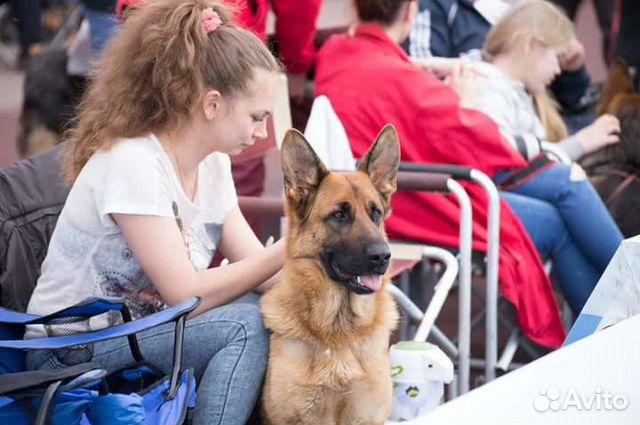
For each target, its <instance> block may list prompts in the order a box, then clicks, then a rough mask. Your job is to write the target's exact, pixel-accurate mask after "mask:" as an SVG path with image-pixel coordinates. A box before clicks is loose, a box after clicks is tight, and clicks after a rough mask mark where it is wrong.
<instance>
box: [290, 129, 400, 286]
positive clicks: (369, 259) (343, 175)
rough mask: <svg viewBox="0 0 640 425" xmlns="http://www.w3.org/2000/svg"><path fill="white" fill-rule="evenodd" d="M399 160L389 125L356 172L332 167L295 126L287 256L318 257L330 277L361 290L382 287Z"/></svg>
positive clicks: (292, 144)
mask: <svg viewBox="0 0 640 425" xmlns="http://www.w3.org/2000/svg"><path fill="white" fill-rule="evenodd" d="M399 162H400V145H399V142H398V136H397V133H396V130H395V129H394V128H393V127H392V126H390V125H388V126H386V127H385V128H384V129H383V130H382V131H381V132H380V134H379V136H378V138H377V139H376V141H375V143H374V144H373V146H372V147H371V149H370V150H369V152H368V153H367V154H366V155H365V157H364V158H363V160H362V162H361V165H360V167H359V168H358V171H355V172H329V171H328V170H327V168H326V167H325V165H324V164H323V163H322V161H320V159H319V158H318V156H317V155H316V154H315V152H314V151H313V149H312V148H311V146H310V145H309V143H308V142H307V141H306V140H305V138H304V136H303V135H302V134H300V133H299V132H297V131H295V130H290V131H289V132H288V133H287V134H286V136H285V139H284V141H283V144H282V170H283V174H284V186H285V195H286V198H287V208H288V218H289V235H288V240H287V255H288V258H289V259H292V260H295V259H306V260H312V261H317V262H318V263H319V264H321V266H322V267H323V269H324V270H325V272H326V274H327V275H328V276H329V277H330V279H331V280H333V281H334V282H336V283H338V284H341V285H344V286H345V287H346V288H347V289H349V290H350V291H353V292H355V293H357V294H370V293H373V292H376V291H378V290H379V289H380V287H381V285H382V275H384V273H385V272H386V270H387V267H388V265H389V258H390V256H391V254H390V251H389V247H388V245H387V243H386V236H385V233H384V226H383V221H384V219H385V218H386V217H387V216H388V215H389V214H390V212H391V206H390V198H391V195H392V194H393V192H395V190H396V173H397V170H398V165H399Z"/></svg>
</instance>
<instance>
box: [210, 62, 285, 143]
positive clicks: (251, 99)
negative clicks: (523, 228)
mask: <svg viewBox="0 0 640 425" xmlns="http://www.w3.org/2000/svg"><path fill="white" fill-rule="evenodd" d="M277 83H278V82H277V74H276V73H273V72H269V71H265V70H262V69H258V70H256V71H255V72H254V77H253V80H252V81H251V82H250V83H249V85H248V90H247V93H239V94H237V95H236V96H234V97H230V98H229V97H228V96H227V97H223V98H222V100H221V102H220V109H221V110H220V113H217V114H216V115H215V117H214V119H213V120H212V129H211V131H212V132H213V134H215V145H216V146H215V150H216V151H218V152H224V153H227V154H229V155H237V154H239V153H240V152H242V151H243V150H244V149H246V148H247V147H249V146H252V145H253V144H254V143H255V142H256V140H258V139H264V138H266V137H267V119H268V118H269V116H270V115H271V114H272V111H273V106H274V103H275V98H276V87H277Z"/></svg>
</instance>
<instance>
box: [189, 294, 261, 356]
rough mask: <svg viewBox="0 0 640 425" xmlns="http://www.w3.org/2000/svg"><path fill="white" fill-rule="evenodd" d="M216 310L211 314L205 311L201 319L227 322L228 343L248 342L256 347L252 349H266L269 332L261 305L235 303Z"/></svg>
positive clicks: (225, 325)
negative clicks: (264, 322) (263, 318)
mask: <svg viewBox="0 0 640 425" xmlns="http://www.w3.org/2000/svg"><path fill="white" fill-rule="evenodd" d="M215 310H217V311H214V310H212V311H211V312H210V313H209V314H208V313H203V316H204V317H202V318H200V320H204V321H208V320H212V321H214V322H218V321H221V320H222V321H223V322H225V324H224V326H223V328H224V329H225V330H226V331H227V332H226V335H225V339H226V341H227V344H230V343H233V342H241V343H242V344H243V345H244V344H245V343H248V344H250V345H252V346H253V347H254V348H252V349H255V350H266V348H267V346H268V342H269V334H268V332H267V330H266V329H265V327H264V324H263V322H262V314H261V313H260V307H259V306H258V305H257V304H249V303H234V304H227V305H225V306H224V307H220V308H219V309H215ZM207 316H209V317H207Z"/></svg>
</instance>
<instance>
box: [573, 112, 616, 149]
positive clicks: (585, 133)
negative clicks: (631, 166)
mask: <svg viewBox="0 0 640 425" xmlns="http://www.w3.org/2000/svg"><path fill="white" fill-rule="evenodd" d="M576 138H577V139H578V141H579V142H580V144H581V145H582V147H583V148H584V153H589V152H593V151H596V150H598V149H600V148H601V147H603V146H606V145H610V144H612V143H618V142H619V141H620V121H618V118H616V117H615V116H613V115H611V114H605V115H602V116H600V117H598V119H597V120H595V121H594V122H593V123H592V124H591V125H589V126H587V127H585V128H583V129H582V130H580V131H578V132H577V133H576Z"/></svg>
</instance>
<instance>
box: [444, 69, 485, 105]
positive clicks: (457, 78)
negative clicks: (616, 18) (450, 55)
mask: <svg viewBox="0 0 640 425" xmlns="http://www.w3.org/2000/svg"><path fill="white" fill-rule="evenodd" d="M480 80H481V77H479V76H478V74H477V72H476V71H475V70H474V69H473V66H471V65H470V64H468V63H466V62H460V63H459V64H456V65H454V66H453V67H452V68H451V73H450V74H449V75H448V76H447V77H446V78H445V80H444V82H445V83H446V84H448V85H450V86H451V88H452V89H453V90H455V92H456V93H458V96H460V107H462V108H468V109H473V108H474V105H475V101H476V94H477V92H478V84H480Z"/></svg>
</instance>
